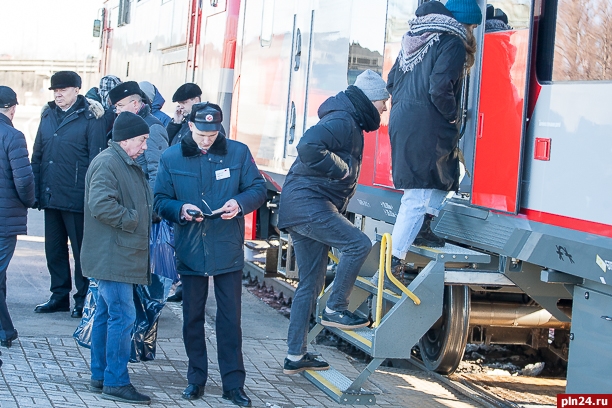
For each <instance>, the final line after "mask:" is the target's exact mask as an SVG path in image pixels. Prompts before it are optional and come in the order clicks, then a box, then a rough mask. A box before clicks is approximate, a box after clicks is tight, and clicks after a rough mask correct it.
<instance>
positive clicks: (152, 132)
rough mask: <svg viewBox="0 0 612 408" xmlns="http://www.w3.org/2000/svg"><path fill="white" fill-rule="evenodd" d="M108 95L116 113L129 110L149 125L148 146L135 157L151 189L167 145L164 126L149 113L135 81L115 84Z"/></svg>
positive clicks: (148, 107)
mask: <svg viewBox="0 0 612 408" xmlns="http://www.w3.org/2000/svg"><path fill="white" fill-rule="evenodd" d="M108 97H109V99H110V102H111V104H113V105H114V106H115V111H116V112H117V114H118V115H119V114H121V113H122V112H131V113H134V114H136V115H138V116H140V117H141V118H143V119H144V121H145V122H146V123H147V125H149V140H148V142H147V145H148V148H147V149H146V150H145V151H144V153H143V154H142V155H141V156H139V157H137V158H136V163H138V164H140V166H141V167H142V170H143V171H144V172H145V175H146V177H147V179H148V180H149V185H150V186H151V191H153V187H154V186H155V176H156V175H157V165H158V163H159V158H160V157H161V154H162V152H163V151H164V150H166V148H167V147H168V133H167V132H166V128H165V127H164V125H162V123H161V122H160V121H159V119H157V118H156V117H155V116H153V115H151V107H150V106H149V105H148V104H146V103H145V102H144V100H143V92H142V90H141V89H140V87H139V86H138V83H137V82H135V81H127V82H123V83H121V84H119V85H117V86H116V87H114V88H113V89H111V90H110V92H109V93H108Z"/></svg>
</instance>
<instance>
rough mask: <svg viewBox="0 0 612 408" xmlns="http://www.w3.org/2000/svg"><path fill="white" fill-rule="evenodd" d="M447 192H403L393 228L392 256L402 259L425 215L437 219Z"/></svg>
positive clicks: (421, 189)
mask: <svg viewBox="0 0 612 408" xmlns="http://www.w3.org/2000/svg"><path fill="white" fill-rule="evenodd" d="M448 193H449V192H448V191H443V190H435V189H424V188H411V189H408V190H404V195H403V196H402V203H401V205H400V208H399V211H398V213H397V218H396V220H395V225H394V226H393V235H392V241H393V256H395V257H397V258H399V259H404V258H405V257H406V254H407V253H408V250H409V249H410V245H412V243H413V242H414V239H415V238H416V236H417V234H418V233H419V230H420V229H421V226H422V225H423V219H424V218H425V214H426V213H427V214H431V215H433V216H434V217H437V216H438V214H439V213H440V209H441V208H442V207H443V206H444V203H445V202H446V197H447V195H448Z"/></svg>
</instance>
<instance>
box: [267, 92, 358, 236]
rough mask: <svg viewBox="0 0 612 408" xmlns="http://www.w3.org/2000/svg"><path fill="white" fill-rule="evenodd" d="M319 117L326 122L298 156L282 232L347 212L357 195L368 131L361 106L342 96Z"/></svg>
mask: <svg viewBox="0 0 612 408" xmlns="http://www.w3.org/2000/svg"><path fill="white" fill-rule="evenodd" d="M318 114H319V118H320V119H321V120H320V121H319V122H318V123H317V124H316V125H314V126H313V127H311V128H310V129H308V130H307V131H306V133H304V136H302V138H301V139H300V143H299V144H298V146H297V151H298V157H297V158H296V159H295V162H293V165H292V166H291V169H289V173H288V174H287V178H286V179H285V184H284V185H283V193H282V194H281V201H280V205H279V208H280V212H279V219H278V227H279V228H281V229H284V228H287V227H292V226H295V225H300V224H306V223H309V222H312V221H313V218H314V217H313V216H314V215H315V214H317V213H318V212H322V211H338V212H340V213H343V212H344V211H345V210H346V207H347V205H348V202H349V200H350V199H351V197H352V196H353V194H355V188H356V187H357V179H358V178H359V172H360V170H361V160H362V156H363V130H362V129H361V128H360V127H359V125H358V122H357V120H356V115H357V113H356V110H355V107H354V106H353V104H352V103H351V101H350V100H349V98H348V97H347V96H346V94H345V93H344V92H340V93H339V94H337V95H336V96H332V97H331V98H329V99H327V100H326V101H325V102H323V104H321V106H320V107H319V112H318ZM349 169H350V173H349V175H348V176H347V177H346V178H345V179H344V180H341V179H342V177H344V175H345V174H346V172H347V170H349Z"/></svg>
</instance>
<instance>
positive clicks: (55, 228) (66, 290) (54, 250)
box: [45, 209, 89, 305]
mask: <svg viewBox="0 0 612 408" xmlns="http://www.w3.org/2000/svg"><path fill="white" fill-rule="evenodd" d="M68 238H70V244H71V246H72V254H73V256H74V286H76V289H77V292H76V293H75V294H74V302H75V304H80V305H82V304H83V301H84V300H85V295H87V289H88V288H89V280H88V279H87V278H85V277H83V272H82V271H81V243H82V242H83V213H77V212H71V211H61V210H52V209H46V210H45V255H46V257H47V268H48V269H49V274H50V275H51V293H52V295H51V298H52V299H55V300H60V299H64V298H66V297H68V296H69V295H70V291H71V290H72V277H71V274H70V255H69V252H68Z"/></svg>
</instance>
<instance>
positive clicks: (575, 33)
mask: <svg viewBox="0 0 612 408" xmlns="http://www.w3.org/2000/svg"><path fill="white" fill-rule="evenodd" d="M544 13H546V9H545V10H544ZM611 38H612V3H611V2H610V0H584V1H580V2H578V1H576V0H558V1H557V21H556V25H555V46H554V57H553V66H552V80H553V81H602V80H612V47H610V41H612V40H611Z"/></svg>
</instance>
